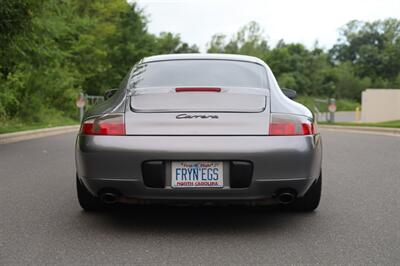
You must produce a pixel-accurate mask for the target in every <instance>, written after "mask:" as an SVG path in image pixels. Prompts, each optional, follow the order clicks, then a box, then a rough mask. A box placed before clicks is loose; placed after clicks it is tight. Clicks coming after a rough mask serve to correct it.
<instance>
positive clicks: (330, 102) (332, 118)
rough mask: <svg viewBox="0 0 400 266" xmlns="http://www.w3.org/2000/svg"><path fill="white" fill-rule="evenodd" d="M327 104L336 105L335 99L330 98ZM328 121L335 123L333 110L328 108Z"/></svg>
mask: <svg viewBox="0 0 400 266" xmlns="http://www.w3.org/2000/svg"><path fill="white" fill-rule="evenodd" d="M329 105H335V106H336V100H335V99H334V98H330V99H329ZM329 123H335V111H333V110H329Z"/></svg>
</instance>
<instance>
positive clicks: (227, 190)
mask: <svg viewBox="0 0 400 266" xmlns="http://www.w3.org/2000/svg"><path fill="white" fill-rule="evenodd" d="M321 159H322V145H321V139H320V136H319V135H315V136H290V137H283V136H84V135H79V136H78V138H77V141H76V168H77V174H78V177H79V178H80V179H81V180H82V181H83V183H84V184H85V185H86V186H87V188H88V189H89V191H90V192H91V193H93V194H94V195H98V194H99V193H100V192H101V191H104V190H105V189H113V190H116V191H118V192H119V193H121V194H122V195H123V196H124V197H128V198H132V199H138V200H154V201H157V200H159V201H168V200H171V201H191V200H194V201H197V200H200V201H231V200H232V201H236V200H240V201H242V200H250V201H252V200H262V199H268V198H272V197H273V196H274V193H276V191H278V190H280V189H286V188H291V189H294V190H295V191H296V193H297V195H298V196H302V195H303V194H304V193H305V192H306V191H307V189H308V188H309V187H310V186H311V184H312V183H313V182H314V181H315V180H316V179H317V178H318V176H319V174H320V169H321ZM175 160H177V161H179V160H181V161H182V160H184V161H201V160H204V161H212V160H214V161H223V162H224V169H225V167H226V169H227V171H225V170H224V175H225V177H224V178H229V176H230V173H229V164H230V163H231V162H232V161H246V162H251V164H252V170H253V171H252V176H251V182H250V185H249V186H248V187H245V188H232V187H230V186H229V183H228V184H227V185H226V186H224V188H219V189H218V188H213V189H209V188H196V189H182V188H179V189H176V188H175V189H174V188H171V187H170V186H169V185H168V184H170V183H169V182H168V180H170V178H171V174H170V168H169V165H170V162H171V161H175ZM146 161H162V162H164V163H165V164H164V165H165V168H166V169H165V174H166V176H165V179H167V180H166V182H165V184H166V185H165V187H162V188H154V187H148V186H146V185H145V182H144V180H143V173H142V164H143V163H144V162H146Z"/></svg>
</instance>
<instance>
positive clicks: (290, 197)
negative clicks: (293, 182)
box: [276, 189, 296, 204]
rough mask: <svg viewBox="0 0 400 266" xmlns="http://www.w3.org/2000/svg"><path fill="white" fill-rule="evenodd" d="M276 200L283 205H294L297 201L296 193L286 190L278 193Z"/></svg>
mask: <svg viewBox="0 0 400 266" xmlns="http://www.w3.org/2000/svg"><path fill="white" fill-rule="evenodd" d="M276 198H277V200H278V202H279V203H281V204H289V203H292V202H293V201H294V200H295V199H296V193H295V192H294V191H293V190H291V189H289V190H284V191H280V192H279V193H277V196H276Z"/></svg>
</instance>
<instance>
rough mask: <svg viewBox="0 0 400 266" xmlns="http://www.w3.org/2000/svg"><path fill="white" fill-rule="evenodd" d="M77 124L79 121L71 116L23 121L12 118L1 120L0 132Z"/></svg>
mask: <svg viewBox="0 0 400 266" xmlns="http://www.w3.org/2000/svg"><path fill="white" fill-rule="evenodd" d="M78 124H79V122H78V121H77V120H74V119H71V118H63V119H52V120H51V121H46V122H24V121H21V120H16V119H14V120H7V121H1V127H0V134H3V133H11V132H18V131H24V130H32V129H39V128H48V127H57V126H69V125H78Z"/></svg>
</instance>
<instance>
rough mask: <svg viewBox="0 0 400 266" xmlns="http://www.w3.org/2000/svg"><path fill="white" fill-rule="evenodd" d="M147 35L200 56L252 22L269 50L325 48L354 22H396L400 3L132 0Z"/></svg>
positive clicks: (394, 0) (384, 0) (390, 0)
mask: <svg viewBox="0 0 400 266" xmlns="http://www.w3.org/2000/svg"><path fill="white" fill-rule="evenodd" d="M135 2H137V3H138V5H139V6H140V7H141V8H144V11H145V14H147V15H148V18H149V25H148V29H149V31H150V32H151V33H154V34H159V33H160V32H162V31H169V32H173V33H179V34H180V36H181V39H182V40H183V41H184V42H188V43H189V44H197V45H198V46H199V47H200V49H201V51H202V52H205V51H206V47H207V43H208V42H209V41H210V39H211V36H212V35H214V34H216V33H221V34H225V35H227V36H228V37H230V36H232V35H233V34H234V33H235V32H237V31H238V30H239V29H240V28H241V27H242V26H244V25H246V24H247V23H248V22H250V21H256V22H258V23H259V24H260V26H261V27H262V28H263V30H264V33H265V37H266V38H267V40H268V41H269V44H270V45H271V46H274V45H275V44H276V43H277V42H278V41H279V40H280V39H284V40H285V42H287V43H290V42H300V43H303V44H304V45H306V46H307V47H309V48H312V47H313V46H314V43H315V42H316V41H318V44H319V47H321V48H325V49H329V48H330V47H332V45H333V44H334V43H335V42H336V40H337V38H338V37H339V31H338V29H339V28H340V27H342V26H343V25H345V24H346V23H347V22H349V21H351V20H353V19H357V20H363V21H373V20H378V19H385V18H388V17H392V18H397V19H400V0H364V1H362V0H330V1H327V0H301V1H300V0H164V1H162V0H136V1H135Z"/></svg>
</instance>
